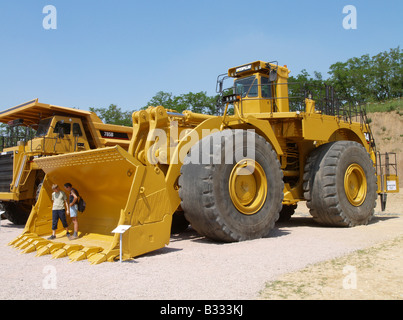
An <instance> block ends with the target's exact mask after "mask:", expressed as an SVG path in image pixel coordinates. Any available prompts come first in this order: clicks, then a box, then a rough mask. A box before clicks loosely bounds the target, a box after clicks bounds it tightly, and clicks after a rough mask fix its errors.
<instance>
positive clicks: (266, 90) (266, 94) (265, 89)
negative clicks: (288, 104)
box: [261, 77, 272, 98]
mask: <svg viewBox="0 0 403 320" xmlns="http://www.w3.org/2000/svg"><path fill="white" fill-rule="evenodd" d="M261 84H262V85H261V87H262V98H271V97H272V94H271V82H270V81H269V78H267V77H262V78H261Z"/></svg>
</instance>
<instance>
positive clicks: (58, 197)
mask: <svg viewBox="0 0 403 320" xmlns="http://www.w3.org/2000/svg"><path fill="white" fill-rule="evenodd" d="M52 190H53V193H52V201H53V207H52V235H51V236H50V237H49V238H48V239H49V240H53V239H55V238H56V230H57V223H58V222H59V219H60V221H61V222H62V225H63V228H65V229H66V236H67V237H70V233H69V229H68V224H67V221H66V212H67V214H70V207H69V204H68V202H67V196H66V194H65V193H64V192H63V191H60V189H59V186H58V185H57V184H54V185H52ZM65 208H66V211H65Z"/></svg>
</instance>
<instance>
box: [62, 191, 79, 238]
mask: <svg viewBox="0 0 403 320" xmlns="http://www.w3.org/2000/svg"><path fill="white" fill-rule="evenodd" d="M64 188H65V189H66V191H67V192H68V193H69V194H70V198H69V202H70V218H71V220H72V221H73V225H74V233H73V235H72V236H71V237H70V240H74V239H77V238H78V220H77V213H78V206H77V204H78V196H79V194H78V191H77V190H76V189H74V188H73V186H72V185H71V183H65V184H64Z"/></svg>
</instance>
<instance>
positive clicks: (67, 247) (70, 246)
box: [52, 244, 83, 259]
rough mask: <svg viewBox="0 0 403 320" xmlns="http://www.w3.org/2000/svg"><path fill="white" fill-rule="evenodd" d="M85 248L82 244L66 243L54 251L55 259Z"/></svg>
mask: <svg viewBox="0 0 403 320" xmlns="http://www.w3.org/2000/svg"><path fill="white" fill-rule="evenodd" d="M82 248H83V246H82V245H79V244H68V245H65V246H64V247H63V248H60V249H58V250H56V251H54V252H53V253H52V257H53V259H58V258H64V257H67V256H69V255H71V254H73V253H74V252H77V251H78V250H81V249H82Z"/></svg>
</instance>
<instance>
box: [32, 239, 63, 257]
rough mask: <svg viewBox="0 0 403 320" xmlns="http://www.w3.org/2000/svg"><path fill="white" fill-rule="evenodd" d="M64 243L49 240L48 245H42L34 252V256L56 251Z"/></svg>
mask: <svg viewBox="0 0 403 320" xmlns="http://www.w3.org/2000/svg"><path fill="white" fill-rule="evenodd" d="M64 246H65V244H64V243H61V242H58V243H54V242H50V243H49V244H48V245H46V246H43V247H42V248H40V249H39V250H38V252H37V254H36V257H41V256H44V255H46V254H52V253H53V252H55V251H57V250H58V249H60V248H62V247H64Z"/></svg>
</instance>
